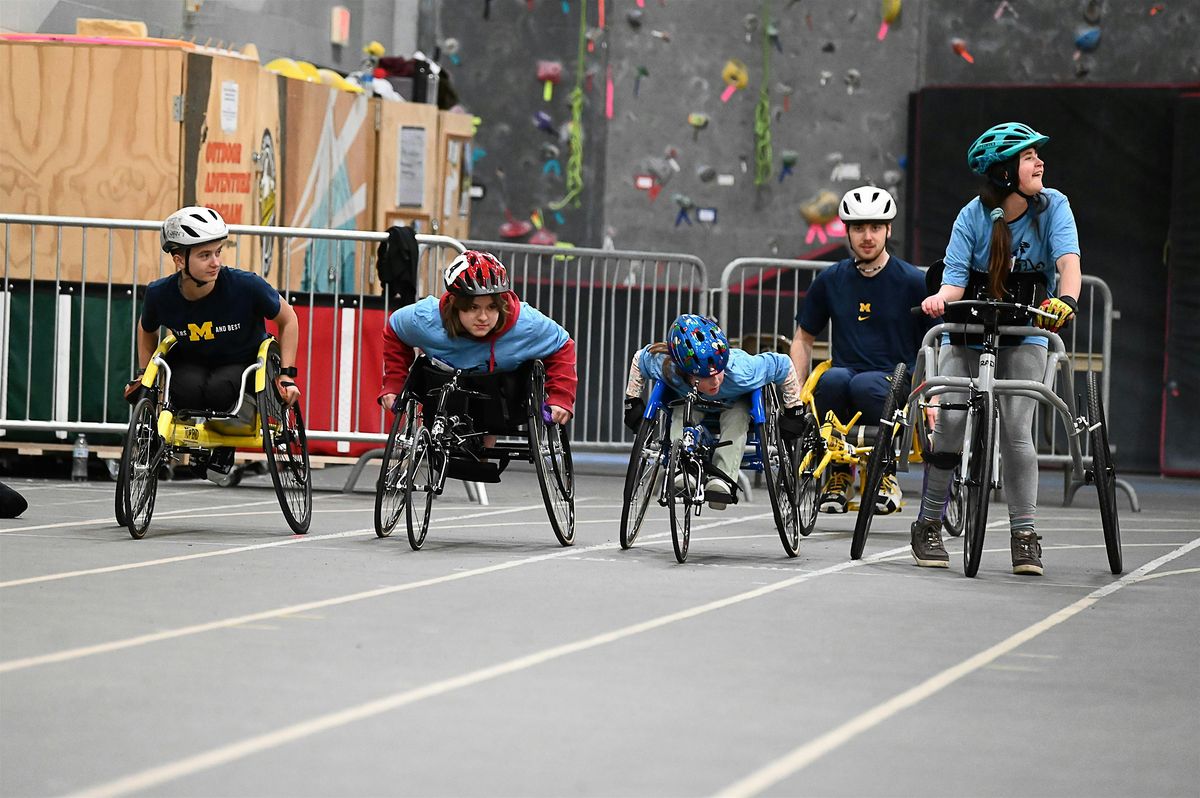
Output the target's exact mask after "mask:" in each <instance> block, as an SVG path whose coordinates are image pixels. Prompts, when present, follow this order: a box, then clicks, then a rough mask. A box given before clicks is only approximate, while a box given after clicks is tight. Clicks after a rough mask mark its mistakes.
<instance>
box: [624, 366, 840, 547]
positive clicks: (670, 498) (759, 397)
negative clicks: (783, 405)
mask: <svg viewBox="0 0 1200 798" xmlns="http://www.w3.org/2000/svg"><path fill="white" fill-rule="evenodd" d="M666 396H667V388H666V386H665V385H664V384H663V383H661V382H655V383H653V384H652V386H651V389H650V392H649V397H648V398H647V400H646V409H645V412H644V413H643V415H642V423H641V425H640V427H639V428H638V431H637V435H636V437H635V438H634V442H633V449H632V451H631V452H630V455H629V467H628V469H627V470H626V472H625V490H624V503H623V506H622V510H621V548H623V549H628V548H630V547H631V546H632V545H633V543H634V541H635V540H636V539H637V535H638V531H639V530H640V529H641V526H642V521H643V520H644V519H645V516H646V509H647V507H648V506H649V504H650V498H651V497H652V496H656V497H657V499H658V503H659V504H660V505H662V506H665V507H666V508H667V511H668V513H669V515H670V519H671V542H672V545H673V547H674V549H675V559H676V560H678V561H679V562H681V563H682V562H684V561H685V560H686V559H687V555H688V546H689V544H690V542H691V523H692V518H693V517H699V515H700V512H701V509H702V508H703V507H704V503H705V500H706V499H705V491H704V486H705V484H706V483H707V481H708V480H709V479H711V478H713V477H716V478H718V479H721V480H723V481H725V482H726V483H727V484H728V486H729V489H730V497H731V501H730V503H734V504H736V503H737V494H738V490H739V489H738V486H737V475H736V474H732V475H731V474H725V473H722V472H721V471H720V470H718V469H717V468H716V467H715V466H714V465H713V462H712V455H713V452H714V451H715V450H716V448H717V447H718V446H721V445H724V444H721V443H718V442H717V437H716V434H715V432H714V430H713V429H711V428H710V427H709V426H708V424H707V419H706V421H705V422H702V423H699V424H685V426H684V428H683V433H682V435H681V436H680V437H679V438H678V439H677V440H671V417H672V415H673V414H674V413H682V414H683V415H682V417H683V418H685V419H691V418H692V411H693V410H696V409H701V410H705V411H720V410H723V409H725V408H726V405H725V404H724V403H721V402H715V401H713V400H711V399H707V398H705V397H704V396H702V395H701V394H700V393H699V392H698V391H696V390H694V389H693V390H692V391H691V392H690V393H688V394H687V395H686V396H683V397H682V398H679V399H676V400H675V401H672V402H667V401H666ZM779 413H780V401H779V395H778V393H777V392H776V389H775V386H774V385H768V386H766V387H765V388H759V389H756V390H755V391H753V392H752V393H751V394H750V418H751V421H752V422H753V424H752V426H751V429H750V433H749V435H748V436H747V439H746V451H745V453H744V454H743V455H742V463H741V467H742V468H743V469H746V470H749V471H758V472H762V474H763V476H764V478H765V481H766V483H767V494H768V495H769V496H770V499H771V508H772V510H773V511H774V516H775V526H776V527H777V528H778V530H779V539H780V541H782V543H783V549H784V551H786V552H787V554H788V556H789V557H795V556H796V555H797V554H799V551H800V537H801V536H802V535H807V534H808V533H809V532H811V531H812V528H813V525H814V524H815V522H816V517H817V498H818V494H819V485H818V482H817V480H815V479H811V478H809V479H801V478H799V476H800V475H798V474H797V469H796V463H797V462H798V461H799V457H800V454H801V452H802V451H803V446H804V445H805V441H806V440H808V439H809V438H810V437H811V436H808V435H801V436H800V437H799V438H797V439H796V440H794V441H790V442H789V441H786V440H785V439H784V437H783V434H782V432H781V431H780V427H779ZM810 426H812V431H813V433H814V434H815V433H816V425H815V424H812V425H810Z"/></svg>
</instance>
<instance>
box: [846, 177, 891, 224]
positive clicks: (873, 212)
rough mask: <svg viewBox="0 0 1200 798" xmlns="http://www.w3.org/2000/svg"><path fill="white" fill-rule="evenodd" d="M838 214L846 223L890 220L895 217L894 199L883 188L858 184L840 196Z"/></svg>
mask: <svg viewBox="0 0 1200 798" xmlns="http://www.w3.org/2000/svg"><path fill="white" fill-rule="evenodd" d="M838 216H840V217H841V219H842V221H843V222H845V223H846V224H850V223H851V222H890V221H891V220H892V219H895V218H896V201H895V200H893V199H892V195H891V194H889V193H888V190H887V189H885V188H876V187H875V186H859V187H858V188H852V189H850V190H849V191H847V192H846V194H845V195H844V196H843V197H842V202H841V204H840V205H838Z"/></svg>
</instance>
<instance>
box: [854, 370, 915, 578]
mask: <svg viewBox="0 0 1200 798" xmlns="http://www.w3.org/2000/svg"><path fill="white" fill-rule="evenodd" d="M907 377H908V367H907V366H906V365H904V364H903V363H897V364H896V368H895V369H894V370H893V371H892V376H891V382H892V389H891V390H890V391H888V395H887V396H886V397H885V398H884V400H883V414H882V415H881V416H880V417H879V432H878V433H877V434H876V435H875V444H874V445H873V446H872V447H871V454H870V456H868V457H867V471H866V482H865V484H864V485H863V491H862V496H861V497H860V498H859V504H858V519H857V520H856V521H855V523H854V537H853V538H851V540H850V559H852V560H858V559H861V558H862V555H863V549H864V548H865V547H866V545H867V536H868V535H870V534H871V521H873V520H874V519H875V499H876V497H877V496H878V495H879V487H880V485H882V484H883V476H884V474H886V473H887V472H888V469H889V468H891V467H893V466H895V464H896V431H897V428H898V427H899V419H897V418H894V417H895V415H896V410H897V408H899V407H901V406H902V405H901V402H903V401H904V400H903V399H902V397H901V395H900V394H901V391H902V390H903V386H904V381H905V379H906V378H907Z"/></svg>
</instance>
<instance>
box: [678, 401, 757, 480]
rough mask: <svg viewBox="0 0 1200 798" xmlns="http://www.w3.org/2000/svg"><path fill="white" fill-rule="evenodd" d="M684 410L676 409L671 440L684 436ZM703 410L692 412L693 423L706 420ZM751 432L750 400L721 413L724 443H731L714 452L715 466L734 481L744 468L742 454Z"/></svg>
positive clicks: (731, 406)
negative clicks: (748, 433)
mask: <svg viewBox="0 0 1200 798" xmlns="http://www.w3.org/2000/svg"><path fill="white" fill-rule="evenodd" d="M682 410H683V408H681V407H680V408H675V411H674V412H672V414H671V440H673V441H674V440H679V438H680V437H682V436H683V413H682ZM704 415H705V413H704V411H703V410H692V423H693V424H698V423H699V422H700V420H701V419H702V418H704ZM749 430H750V400H749V399H738V400H737V401H735V402H733V403H732V404H731V405H730V406H729V407H728V408H726V409H725V410H722V411H721V434H720V439H721V440H722V441H730V445H729V446H722V447H720V448H719V449H717V450H716V451H714V452H713V465H715V466H716V467H717V468H719V469H721V470H722V471H724V472H725V473H726V474H728V475H729V476H730V477H732V478H733V479H735V480H736V479H737V475H738V470H739V469H740V468H741V466H742V452H743V451H745V449H746V433H747V432H749Z"/></svg>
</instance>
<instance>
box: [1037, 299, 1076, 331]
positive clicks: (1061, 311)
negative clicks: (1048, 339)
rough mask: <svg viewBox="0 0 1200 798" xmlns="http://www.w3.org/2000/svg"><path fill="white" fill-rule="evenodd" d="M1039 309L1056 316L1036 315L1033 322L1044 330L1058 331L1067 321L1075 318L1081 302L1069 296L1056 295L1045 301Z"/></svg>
mask: <svg viewBox="0 0 1200 798" xmlns="http://www.w3.org/2000/svg"><path fill="white" fill-rule="evenodd" d="M1039 309H1040V310H1042V311H1044V312H1046V313H1053V314H1054V316H1055V318H1053V319H1048V318H1046V317H1045V316H1035V317H1034V319H1033V323H1034V324H1036V325H1037V326H1038V327H1041V328H1042V329H1043V330H1049V331H1050V332H1058V331H1059V330H1061V329H1062V328H1063V326H1064V325H1065V324H1066V323H1067V322H1069V321H1070V320H1071V319H1073V318H1075V311H1077V310H1079V303H1078V302H1076V301H1075V299H1074V298H1072V297H1069V296H1056V297H1050V298H1049V299H1047V300H1045V301H1043V302H1042V304H1041V307H1040V308H1039Z"/></svg>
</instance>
